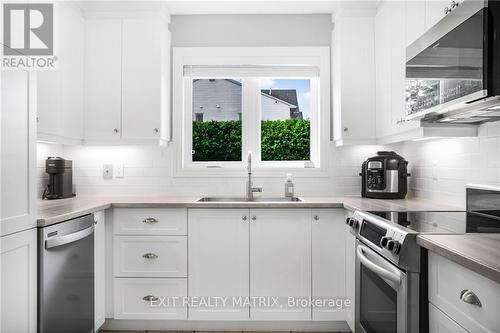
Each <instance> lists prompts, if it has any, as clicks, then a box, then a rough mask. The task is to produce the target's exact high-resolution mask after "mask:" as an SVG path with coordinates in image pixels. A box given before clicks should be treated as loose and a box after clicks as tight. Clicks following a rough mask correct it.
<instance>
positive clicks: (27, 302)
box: [0, 229, 37, 333]
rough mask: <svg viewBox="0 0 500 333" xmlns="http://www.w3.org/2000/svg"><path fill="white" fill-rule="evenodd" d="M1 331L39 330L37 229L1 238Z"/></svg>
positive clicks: (10, 332)
mask: <svg viewBox="0 0 500 333" xmlns="http://www.w3.org/2000/svg"><path fill="white" fill-rule="evenodd" d="M0 285H1V289H0V332H6V333H7V332H9V333H35V332H36V331H37V234H36V229H30V230H27V231H23V232H19V233H16V234H12V235H9V236H5V237H2V238H0Z"/></svg>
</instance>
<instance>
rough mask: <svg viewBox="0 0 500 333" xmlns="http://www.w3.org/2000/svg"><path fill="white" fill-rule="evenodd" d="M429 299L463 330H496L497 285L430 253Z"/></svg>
mask: <svg viewBox="0 0 500 333" xmlns="http://www.w3.org/2000/svg"><path fill="white" fill-rule="evenodd" d="M429 302H430V303H431V305H434V306H435V307H437V308H438V309H439V310H441V311H442V312H443V313H444V314H446V315H447V316H448V317H450V318H451V319H453V320H454V321H455V322H457V323H458V324H459V325H460V326H461V327H463V328H465V330H466V331H469V332H474V333H476V332H500V316H498V313H499V312H498V309H500V284H498V283H497V282H495V281H493V280H490V279H488V278H486V277H484V276H482V275H479V274H478V273H476V272H473V271H471V270H469V269H467V268H465V267H463V266H460V265H459V264H456V263H454V262H452V261H450V260H448V259H446V258H444V257H441V256H439V255H437V254H434V253H431V252H430V253H429ZM436 325H437V324H435V323H434V322H432V321H431V323H430V326H431V327H436ZM439 332H440V331H439Z"/></svg>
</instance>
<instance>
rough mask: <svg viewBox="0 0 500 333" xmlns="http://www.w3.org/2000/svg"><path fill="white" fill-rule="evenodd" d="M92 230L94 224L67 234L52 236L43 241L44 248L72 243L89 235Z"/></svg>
mask: <svg viewBox="0 0 500 333" xmlns="http://www.w3.org/2000/svg"><path fill="white" fill-rule="evenodd" d="M93 232H94V225H91V226H90V227H88V228H87V229H83V230H80V231H77V232H74V233H72V234H69V235H64V236H59V237H53V238H50V239H47V240H46V241H45V248H46V249H50V248H53V247H57V246H61V245H65V244H69V243H73V242H76V241H77V240H80V239H83V238H85V237H87V236H90V235H91V234H92V233H93Z"/></svg>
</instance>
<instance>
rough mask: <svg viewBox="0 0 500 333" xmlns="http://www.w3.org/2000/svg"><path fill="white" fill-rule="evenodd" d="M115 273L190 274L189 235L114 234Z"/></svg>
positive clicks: (132, 274) (119, 275)
mask: <svg viewBox="0 0 500 333" xmlns="http://www.w3.org/2000/svg"><path fill="white" fill-rule="evenodd" d="M113 245H114V251H113V264H114V275H115V277H187V236H115V237H114V241H113Z"/></svg>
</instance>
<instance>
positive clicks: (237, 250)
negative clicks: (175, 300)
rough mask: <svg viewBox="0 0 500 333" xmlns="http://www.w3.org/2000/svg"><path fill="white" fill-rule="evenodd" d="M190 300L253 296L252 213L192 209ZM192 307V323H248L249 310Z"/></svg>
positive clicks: (244, 307)
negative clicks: (250, 240)
mask: <svg viewBox="0 0 500 333" xmlns="http://www.w3.org/2000/svg"><path fill="white" fill-rule="evenodd" d="M188 220H189V222H188V230H189V233H188V239H189V260H188V262H189V279H188V281H189V296H190V297H211V296H212V297H214V296H215V297H217V296H218V297H230V298H232V297H248V296H249V262H248V258H249V230H250V226H249V210H248V209H190V210H189V214H188ZM229 302H230V303H226V304H225V305H224V306H218V307H217V308H215V309H210V308H208V307H202V306H196V307H190V309H189V319H192V320H248V318H249V306H248V305H243V304H241V306H240V305H239V304H233V303H232V301H231V300H229Z"/></svg>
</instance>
